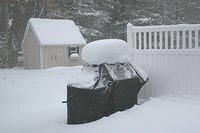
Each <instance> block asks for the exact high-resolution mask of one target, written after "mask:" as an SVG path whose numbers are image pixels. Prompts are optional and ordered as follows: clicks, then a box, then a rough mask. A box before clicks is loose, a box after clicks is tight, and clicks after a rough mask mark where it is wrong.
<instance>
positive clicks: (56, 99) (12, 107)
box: [0, 67, 200, 133]
mask: <svg viewBox="0 0 200 133" xmlns="http://www.w3.org/2000/svg"><path fill="white" fill-rule="evenodd" d="M80 69H81V67H58V68H51V69H47V70H10V69H0V133H12V132H14V133H55V132H58V133H199V132H200V126H199V125H200V96H195V97H191V96H165V97H159V98H152V99H151V100H150V101H148V102H145V103H144V104H142V105H140V106H135V107H133V108H131V109H129V110H126V111H124V112H118V113H115V114H113V115H111V116H109V117H104V118H102V119H100V120H98V121H96V122H91V123H88V124H82V125H66V124H65V123H66V111H67V110H66V104H62V103H61V102H62V101H63V100H65V99H66V96H67V92H66V86H67V82H68V81H69V78H70V77H71V76H72V75H73V73H77V72H78V71H79V70H80Z"/></svg>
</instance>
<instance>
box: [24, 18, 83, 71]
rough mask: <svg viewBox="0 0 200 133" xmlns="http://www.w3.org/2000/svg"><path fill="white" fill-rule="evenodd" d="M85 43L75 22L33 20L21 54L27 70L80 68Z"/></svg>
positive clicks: (27, 30)
mask: <svg viewBox="0 0 200 133" xmlns="http://www.w3.org/2000/svg"><path fill="white" fill-rule="evenodd" d="M84 45H86V41H85V39H84V38H83V36H82V35H81V33H80V31H79V29H78V27H77V26H76V25H75V23H74V22H73V21H72V20H66V19H40V18H31V19H29V21H28V24H27V27H26V32H25V35H24V39H23V41H22V50H23V57H24V68H25V69H43V68H49V67H55V66H75V65H81V64H82V60H81V57H80V56H81V50H82V48H83V46H84Z"/></svg>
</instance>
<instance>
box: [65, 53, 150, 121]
mask: <svg viewBox="0 0 200 133" xmlns="http://www.w3.org/2000/svg"><path fill="white" fill-rule="evenodd" d="M83 52H84V51H83ZM83 58H84V56H83ZM90 63H91V62H90ZM144 73H145V72H144V71H142V70H141V69H139V68H138V67H136V66H135V65H133V64H131V63H128V62H126V63H123V62H122V61H121V63H112V64H111V63H101V64H97V63H95V64H89V65H88V64H86V65H84V66H83V68H82V70H81V71H80V72H79V73H78V74H77V75H75V76H74V77H72V80H71V81H70V83H69V84H68V86H67V108H68V115H67V116H68V124H81V123H87V122H92V121H95V120H98V119H100V118H102V117H104V116H109V115H111V114H113V113H115V112H117V111H123V110H126V109H129V108H131V107H133V106H134V104H137V95H138V93H139V91H140V89H141V87H142V86H143V85H144V84H145V83H146V82H147V80H148V77H147V76H144Z"/></svg>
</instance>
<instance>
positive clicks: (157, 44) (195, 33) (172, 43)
mask: <svg viewBox="0 0 200 133" xmlns="http://www.w3.org/2000/svg"><path fill="white" fill-rule="evenodd" d="M127 31H128V34H127V39H128V40H127V41H128V42H129V44H130V45H131V46H132V47H133V48H135V49H194V48H195V49H196V48H199V47H200V45H199V42H200V24H180V25H165V26H133V25H132V24H130V23H129V24H128V25H127Z"/></svg>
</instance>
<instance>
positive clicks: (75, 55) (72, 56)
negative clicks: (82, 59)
mask: <svg viewBox="0 0 200 133" xmlns="http://www.w3.org/2000/svg"><path fill="white" fill-rule="evenodd" d="M70 57H71V58H79V54H77V53H73V54H71V55H70Z"/></svg>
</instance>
